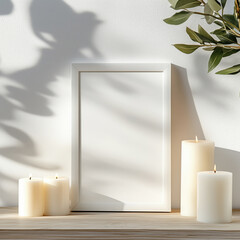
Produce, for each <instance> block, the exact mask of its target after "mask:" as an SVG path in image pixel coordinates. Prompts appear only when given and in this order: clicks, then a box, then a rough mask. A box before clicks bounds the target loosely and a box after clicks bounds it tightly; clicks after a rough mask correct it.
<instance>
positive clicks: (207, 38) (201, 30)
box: [198, 25, 216, 43]
mask: <svg viewBox="0 0 240 240" xmlns="http://www.w3.org/2000/svg"><path fill="white" fill-rule="evenodd" d="M198 32H199V34H201V35H202V36H203V37H204V38H205V41H204V42H209V43H215V42H216V40H215V39H214V38H213V37H212V36H211V35H210V34H209V33H208V32H207V31H206V30H205V29H204V28H203V27H202V26H201V25H198Z"/></svg>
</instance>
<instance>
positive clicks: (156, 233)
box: [0, 208, 240, 240]
mask: <svg viewBox="0 0 240 240" xmlns="http://www.w3.org/2000/svg"><path fill="white" fill-rule="evenodd" d="M40 236H41V237H40ZM123 238H125V239H206V238H210V239H240V210H236V211H234V212H233V221H232V223H230V224H205V223H199V222H197V221H196V219H195V218H192V217H182V216H181V215H180V214H179V211H173V212H172V213H142V212H141V213H139V212H131V213H129V212H73V213H71V215H68V216H57V217H56V216H44V217H34V218H27V217H19V216H18V214H17V208H0V239H114V240H116V239H123Z"/></svg>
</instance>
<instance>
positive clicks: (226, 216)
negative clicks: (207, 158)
mask: <svg viewBox="0 0 240 240" xmlns="http://www.w3.org/2000/svg"><path fill="white" fill-rule="evenodd" d="M197 181H198V182H197V196H198V197H197V220H198V221H199V222H205V223H228V222H231V221H232V173H230V172H223V171H211V172H199V173H198V180H197Z"/></svg>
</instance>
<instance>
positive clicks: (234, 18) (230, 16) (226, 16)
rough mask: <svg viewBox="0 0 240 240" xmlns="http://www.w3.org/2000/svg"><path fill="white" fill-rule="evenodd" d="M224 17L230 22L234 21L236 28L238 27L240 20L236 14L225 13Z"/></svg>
mask: <svg viewBox="0 0 240 240" xmlns="http://www.w3.org/2000/svg"><path fill="white" fill-rule="evenodd" d="M223 18H224V19H225V20H227V21H229V22H230V23H232V24H233V25H234V26H236V28H238V20H237V19H236V17H235V16H234V15H232V14H224V15H223ZM227 25H228V24H227Z"/></svg>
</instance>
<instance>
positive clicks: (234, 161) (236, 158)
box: [215, 147, 240, 208]
mask: <svg viewBox="0 0 240 240" xmlns="http://www.w3.org/2000/svg"><path fill="white" fill-rule="evenodd" d="M215 163H216V165H217V170H222V171H228V172H232V173H233V208H237V207H238V206H239V202H240V195H239V182H240V152H237V151H233V150H229V149H225V148H219V147H216V148H215Z"/></svg>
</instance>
